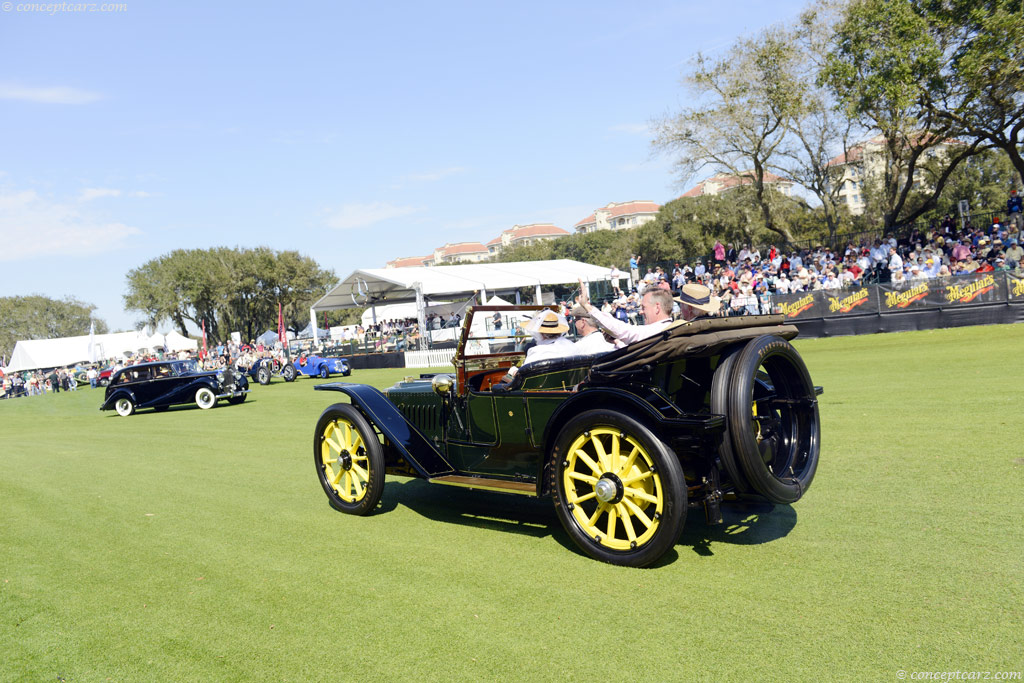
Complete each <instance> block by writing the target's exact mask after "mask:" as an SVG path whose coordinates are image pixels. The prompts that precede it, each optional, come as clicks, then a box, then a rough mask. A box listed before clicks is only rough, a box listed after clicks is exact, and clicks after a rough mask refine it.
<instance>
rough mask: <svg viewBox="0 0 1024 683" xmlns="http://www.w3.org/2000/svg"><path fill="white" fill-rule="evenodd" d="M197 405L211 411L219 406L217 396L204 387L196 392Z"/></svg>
mask: <svg viewBox="0 0 1024 683" xmlns="http://www.w3.org/2000/svg"><path fill="white" fill-rule="evenodd" d="M196 405H197V406H199V407H200V408H202V409H203V410H209V409H210V408H212V407H214V406H215V405H217V394H215V393H213V391H212V390H211V389H210V388H209V387H203V388H202V389H200V390H199V391H197V392H196Z"/></svg>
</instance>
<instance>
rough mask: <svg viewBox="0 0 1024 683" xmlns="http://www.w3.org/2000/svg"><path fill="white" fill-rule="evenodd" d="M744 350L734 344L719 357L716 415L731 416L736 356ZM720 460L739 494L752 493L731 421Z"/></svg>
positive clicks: (720, 447) (715, 381)
mask: <svg viewBox="0 0 1024 683" xmlns="http://www.w3.org/2000/svg"><path fill="white" fill-rule="evenodd" d="M742 350H743V344H742V343H740V344H734V345H733V346H730V347H729V348H727V349H725V350H724V351H722V354H721V355H720V356H719V357H718V365H717V366H716V367H715V374H714V375H713V376H712V378H711V412H712V413H713V414H714V415H728V414H729V391H730V387H731V382H732V371H733V368H734V367H735V366H736V356H738V355H739V353H740V351H742ZM718 459H719V460H721V462H722V466H723V467H724V468H725V472H726V474H727V475H728V476H729V481H731V482H732V485H733V487H734V488H735V489H736V492H737V493H750V492H751V490H752V489H751V488H750V483H749V482H748V481H747V478H746V476H744V474H743V471H742V469H741V468H740V462H739V458H738V457H737V455H736V452H735V450H734V449H733V446H732V433H731V432H730V430H729V421H728V420H726V424H725V433H724V434H722V441H721V442H720V443H719V445H718Z"/></svg>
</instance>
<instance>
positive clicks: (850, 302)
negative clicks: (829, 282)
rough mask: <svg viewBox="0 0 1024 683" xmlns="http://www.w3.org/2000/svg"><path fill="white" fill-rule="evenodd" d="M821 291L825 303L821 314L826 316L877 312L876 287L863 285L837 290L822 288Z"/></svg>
mask: <svg viewBox="0 0 1024 683" xmlns="http://www.w3.org/2000/svg"><path fill="white" fill-rule="evenodd" d="M821 293H822V298H823V299H824V302H823V303H824V305H825V308H824V311H823V315H825V316H826V317H830V318H831V317H840V316H848V315H864V314H865V313H878V287H873V286H870V285H865V286H863V287H858V288H857V289H841V290H839V291H838V292H834V291H825V290H822V292H821Z"/></svg>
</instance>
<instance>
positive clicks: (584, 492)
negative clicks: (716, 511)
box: [552, 410, 686, 567]
mask: <svg viewBox="0 0 1024 683" xmlns="http://www.w3.org/2000/svg"><path fill="white" fill-rule="evenodd" d="M554 457H555V458H556V460H555V467H553V468H552V472H553V473H554V490H555V510H556V511H557V513H558V518H559V520H561V522H562V526H563V527H565V530H566V532H567V533H568V534H569V536H570V537H571V538H572V540H573V542H575V543H576V545H577V546H579V547H580V549H581V550H583V552H585V553H586V554H588V555H590V556H591V557H593V558H595V559H598V560H602V561H604V562H610V563H612V564H618V565H624V566H630V567H645V566H647V565H650V564H652V563H653V562H655V561H657V560H658V558H660V557H661V556H662V555H663V554H664V553H665V552H666V551H667V550H668V549H669V548H671V547H672V546H673V545H674V544H675V543H676V541H677V540H678V539H679V533H680V532H681V531H682V528H683V523H684V522H685V520H686V486H685V483H684V480H683V472H682V468H681V467H680V465H679V460H678V459H677V458H676V456H675V454H674V453H673V452H672V451H671V450H670V449H669V448H668V446H666V445H665V444H664V442H662V441H661V439H659V438H658V437H657V435H655V434H654V433H653V432H652V431H651V430H650V429H648V428H647V427H646V426H645V425H643V424H642V423H641V422H639V421H637V420H635V419H633V418H632V417H630V416H628V415H623V414H621V413H618V412H615V411H612V410H591V411H588V412H585V413H582V414H580V415H579V416H577V417H575V418H573V419H572V420H571V421H570V422H569V423H568V424H566V425H565V427H563V428H562V431H561V432H560V433H559V435H558V439H557V442H556V444H555V452H554Z"/></svg>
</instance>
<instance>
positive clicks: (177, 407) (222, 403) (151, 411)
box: [103, 398, 259, 419]
mask: <svg viewBox="0 0 1024 683" xmlns="http://www.w3.org/2000/svg"><path fill="white" fill-rule="evenodd" d="M258 402H259V399H254V398H247V399H246V400H245V401H242V403H228V402H227V399H221V400H219V401H217V405H215V406H214V407H213V408H208V409H207V410H217V409H218V408H237V407H239V406H241V405H243V404H245V403H258ZM189 410H194V411H195V412H197V413H202V412H206V411H204V410H203V409H202V408H200V407H199V406H197V405H196V404H195V403H176V404H174V405H172V406H166V407H163V408H139V409H138V410H136V411H135V412H134V413H132V414H131V415H129V417H131V418H133V419H134V418H144V417H146V416H149V415H161V414H163V413H178V412H184V411H189ZM103 412H104V413H106V417H108V418H111V417H113V418H120V417H121V416H120V415H118V414H117V411H115V410H105V411H103Z"/></svg>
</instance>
